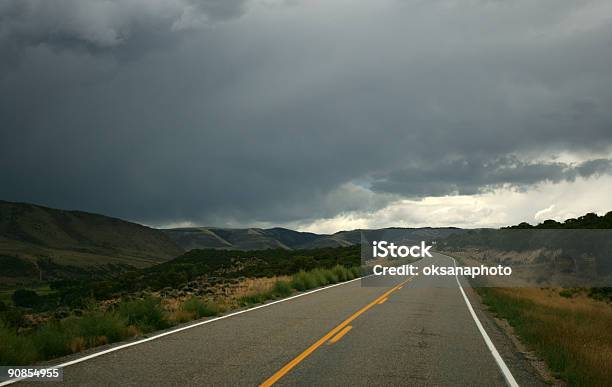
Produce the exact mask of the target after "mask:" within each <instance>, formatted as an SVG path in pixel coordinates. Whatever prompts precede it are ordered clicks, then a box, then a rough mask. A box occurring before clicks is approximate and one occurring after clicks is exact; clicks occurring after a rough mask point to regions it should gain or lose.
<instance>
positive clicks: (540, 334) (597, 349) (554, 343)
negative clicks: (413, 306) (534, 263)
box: [479, 288, 612, 386]
mask: <svg viewBox="0 0 612 387" xmlns="http://www.w3.org/2000/svg"><path fill="white" fill-rule="evenodd" d="M479 293H480V294H481V295H482V296H483V300H484V301H485V303H486V304H488V305H489V306H491V308H492V310H493V311H494V312H496V313H497V314H499V315H500V317H503V318H506V319H507V320H508V321H509V322H510V324H511V325H513V326H514V328H515V330H516V332H517V333H518V334H519V336H521V338H522V339H523V341H524V342H525V343H526V344H527V345H528V346H530V347H531V348H532V349H534V350H535V351H536V352H537V353H538V354H539V355H540V356H542V358H543V359H544V360H546V362H547V363H548V365H549V366H550V368H551V369H552V370H553V371H554V372H556V373H557V374H558V376H559V377H561V378H562V379H564V380H565V381H567V382H568V384H569V385H576V386H594V385H595V386H599V385H601V386H609V385H612V306H611V305H609V304H607V303H605V302H601V301H596V300H593V299H590V298H588V297H587V296H586V295H583V294H578V295H576V296H575V297H573V298H564V297H561V296H559V289H538V288H481V289H480V290H479Z"/></svg>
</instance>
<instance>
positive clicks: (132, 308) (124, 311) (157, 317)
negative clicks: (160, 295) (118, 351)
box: [118, 297, 170, 333]
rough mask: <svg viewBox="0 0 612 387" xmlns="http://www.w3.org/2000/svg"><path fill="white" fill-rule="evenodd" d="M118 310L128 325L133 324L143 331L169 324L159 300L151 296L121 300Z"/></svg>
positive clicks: (164, 326) (161, 327) (162, 327)
mask: <svg viewBox="0 0 612 387" xmlns="http://www.w3.org/2000/svg"><path fill="white" fill-rule="evenodd" d="M118 312H119V315H120V316H121V317H123V318H124V319H125V320H126V321H127V323H128V324H129V325H135V326H136V327H138V329H140V330H141V331H142V332H145V333H146V332H151V331H154V330H157V329H164V328H167V327H169V326H170V323H169V321H168V317H167V316H166V312H165V311H164V309H163V308H162V307H161V305H160V302H159V300H157V299H154V298H152V297H147V298H145V299H142V300H130V301H123V302H122V303H121V304H119V308H118Z"/></svg>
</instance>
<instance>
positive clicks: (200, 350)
mask: <svg viewBox="0 0 612 387" xmlns="http://www.w3.org/2000/svg"><path fill="white" fill-rule="evenodd" d="M431 263H435V264H438V265H444V266H448V265H452V261H451V260H450V259H449V258H448V257H444V256H440V255H437V254H436V255H434V258H428V259H425V260H423V261H422V264H431ZM405 280H406V277H400V278H398V279H397V280H396V281H395V283H394V284H392V285H391V286H386V287H375V286H374V287H370V286H362V284H361V280H357V281H353V282H351V283H348V284H344V285H340V286H336V287H333V288H330V289H325V290H322V291H319V292H316V293H313V294H309V295H305V296H303V297H299V298H295V299H291V300H288V301H285V302H280V303H277V304H274V305H270V306H268V307H264V308H260V309H256V310H253V311H248V312H246V313H243V314H240V315H236V316H232V317H229V318H225V319H222V320H218V321H214V322H211V323H210V324H205V325H201V326H198V327H194V328H192V329H189V330H184V331H181V332H178V333H175V334H172V335H168V336H165V337H163V338H160V339H157V340H153V341H148V342H146V343H142V344H139V345H135V346H132V347H129V348H125V349H121V350H118V351H115V352H111V353H108V354H105V355H102V356H99V357H96V358H93V359H90V360H87V361H84V362H81V363H78V364H74V365H71V366H68V367H66V368H65V369H64V382H63V383H57V384H58V385H67V386H88V385H92V386H118V385H121V386H152V385H155V386H157V385H164V386H186V385H187V386H202V385H232V386H235V385H249V386H252V385H259V384H261V383H264V382H266V381H267V382H268V383H271V382H275V383H276V384H277V385H317V386H325V385H414V386H417V385H418V386H423V385H436V386H444V385H449V386H450V385H452V386H457V385H469V386H503V385H505V384H506V382H505V380H504V377H503V375H502V372H501V371H500V368H499V366H498V364H497V363H496V362H495V360H494V358H493V355H492V353H491V351H490V350H489V348H488V347H487V345H486V344H485V341H484V339H483V336H482V334H481V332H480V331H479V330H478V328H477V326H476V324H475V321H474V319H473V318H472V316H471V315H470V312H469V310H468V307H467V305H466V302H465V300H464V298H463V296H462V294H461V292H460V290H459V287H458V285H457V282H456V280H455V278H454V277H444V278H443V277H424V276H419V277H413V278H409V279H408V282H406V283H405V284H403V285H399V284H400V283H401V282H403V281H405ZM462 284H463V285H464V287H465V286H466V284H467V282H465V283H464V282H463V281H462ZM465 291H466V293H467V294H468V297H469V298H470V299H471V304H472V305H473V306H474V309H475V311H476V314H477V315H478V317H479V319H480V321H481V322H482V325H483V326H484V329H485V330H486V331H487V333H488V334H489V336H490V337H491V340H492V341H493V343H494V344H495V347H496V348H497V349H498V350H499V353H500V355H501V357H502V358H503V360H504V361H505V363H506V364H507V365H508V367H509V369H510V371H511V372H512V375H513V376H514V377H515V378H516V380H517V381H518V383H519V384H520V385H542V383H540V382H539V381H538V378H537V377H536V376H535V373H534V372H533V370H532V369H531V367H530V366H529V364H528V363H527V361H525V360H524V359H523V356H522V355H521V354H520V353H518V352H517V351H516V350H515V349H514V347H513V345H512V343H511V341H510V340H509V339H508V338H507V336H506V335H505V334H504V333H503V332H501V331H500V330H499V329H498V328H497V326H496V325H495V324H494V323H493V322H492V320H491V318H490V317H489V316H488V315H486V313H484V312H483V311H482V310H481V307H480V306H479V304H478V301H477V299H476V298H475V297H474V294H473V293H472V291H471V290H470V289H468V288H466V289H465ZM26 384H31V385H33V386H40V385H41V384H40V382H31V383H19V385H26ZM44 385H45V386H48V385H54V383H44Z"/></svg>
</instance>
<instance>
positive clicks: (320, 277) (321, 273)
mask: <svg viewBox="0 0 612 387" xmlns="http://www.w3.org/2000/svg"><path fill="white" fill-rule="evenodd" d="M326 271H327V270H325V269H313V270H311V271H310V272H309V274H310V275H311V276H312V277H313V279H314V281H315V282H316V283H317V286H323V285H327V284H329V281H328V280H327V276H326V275H325V272H326Z"/></svg>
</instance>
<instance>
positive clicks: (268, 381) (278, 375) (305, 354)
mask: <svg viewBox="0 0 612 387" xmlns="http://www.w3.org/2000/svg"><path fill="white" fill-rule="evenodd" d="M411 279H412V277H410V278H408V279H407V280H406V281H404V282H402V283H401V284H399V285H397V286H395V287H393V288H391V289H389V290H387V291H386V292H385V293H384V294H382V295H381V296H380V297H378V298H377V299H375V300H374V301H372V302H370V303H369V304H368V305H366V306H364V307H363V308H361V309H359V310H358V311H357V312H355V313H354V314H353V315H351V316H350V317H349V318H347V319H346V320H344V321H343V322H341V323H340V325H338V326H337V327H335V328H334V329H332V330H331V331H329V332H327V334H325V336H323V337H321V338H320V339H319V340H317V342H316V343H314V344H312V345H311V346H310V347H308V348H307V349H306V350H305V351H304V352H302V353H300V354H299V355H298V356H297V357H296V358H295V359H293V360H291V361H290V362H289V363H287V364H285V366H284V367H283V368H281V369H280V370H278V371H276V373H275V374H274V375H272V376H270V377H269V378H268V379H266V380H265V381H264V382H263V383H261V384H260V386H261V387H268V386H271V385H273V384H274V383H276V382H277V381H278V380H279V379H280V378H282V377H283V376H285V375H286V374H287V372H289V371H291V370H292V369H293V368H294V367H295V366H296V365H298V364H299V363H300V362H301V361H302V360H304V359H306V358H307V357H308V356H310V354H311V353H313V352H314V351H316V349H317V348H319V347H320V346H321V345H323V343H325V342H326V341H327V340H329V339H330V338H332V337H333V336H334V335H335V334H336V333H338V332H339V331H340V330H342V328H344V327H346V326H347V325H349V324H350V323H351V321H353V320H355V319H356V318H357V317H359V316H361V315H362V314H363V313H365V312H366V311H367V310H368V309H370V308H372V307H373V306H374V305H376V304H377V303H378V302H379V301H380V300H382V299H383V298H386V297H387V296H389V294H391V293H393V292H394V291H396V290H397V289H398V288H399V287H400V286H402V285H404V284H405V283H407V282H408V281H410V280H411Z"/></svg>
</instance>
